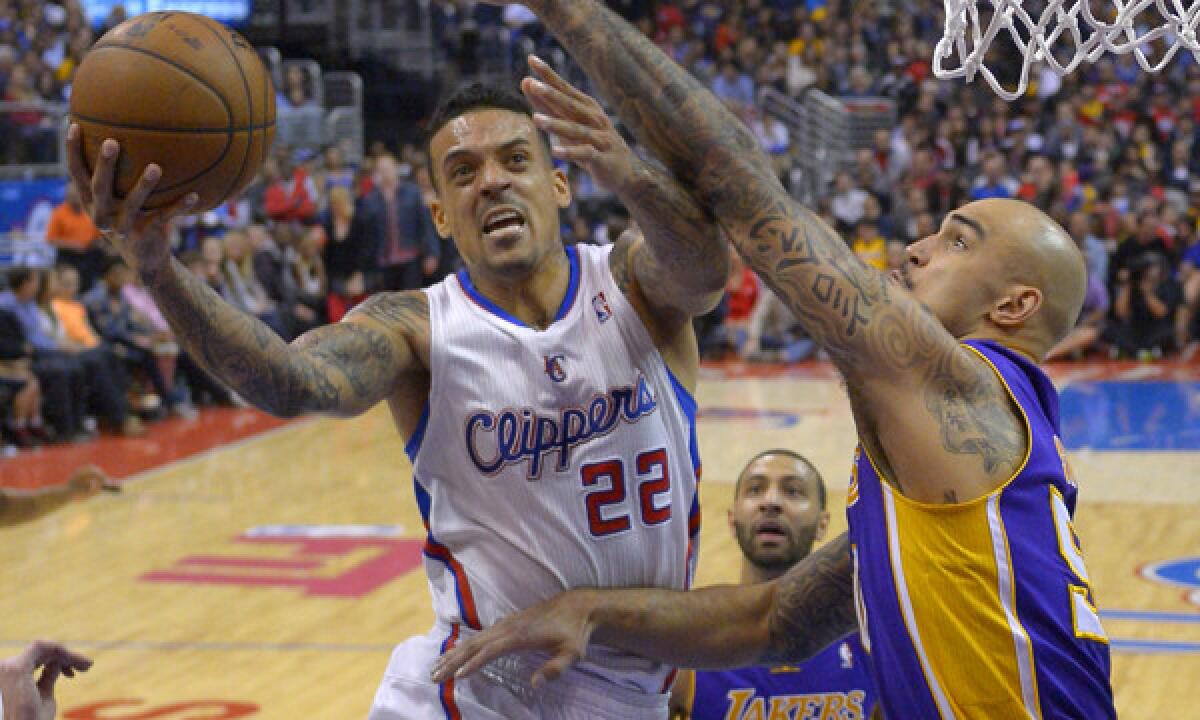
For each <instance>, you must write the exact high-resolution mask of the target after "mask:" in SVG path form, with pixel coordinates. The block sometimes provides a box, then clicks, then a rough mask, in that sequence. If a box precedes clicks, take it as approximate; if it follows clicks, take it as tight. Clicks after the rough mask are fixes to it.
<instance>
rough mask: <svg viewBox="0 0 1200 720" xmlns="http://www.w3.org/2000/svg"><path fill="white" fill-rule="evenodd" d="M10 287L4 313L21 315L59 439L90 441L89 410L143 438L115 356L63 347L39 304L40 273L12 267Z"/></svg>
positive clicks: (2, 300)
mask: <svg viewBox="0 0 1200 720" xmlns="http://www.w3.org/2000/svg"><path fill="white" fill-rule="evenodd" d="M8 283H9V288H10V289H9V290H6V291H4V292H0V309H3V310H7V311H8V312H10V313H12V314H13V315H14V316H16V318H17V320H18V321H19V322H20V325H21V331H22V333H23V334H24V338H25V341H27V342H28V343H29V344H30V345H31V346H32V347H33V372H34V374H35V375H37V376H38V381H39V383H40V384H41V386H42V389H43V391H44V395H45V399H46V402H45V405H44V406H43V407H44V412H45V415H46V420H47V421H48V422H49V423H50V424H51V425H52V426H53V427H54V430H55V432H56V433H57V434H58V436H59V437H62V438H70V439H75V440H79V439H87V438H88V437H90V431H89V430H87V429H86V427H85V423H84V417H85V413H86V412H88V411H89V410H91V411H93V412H94V413H95V414H96V415H99V416H100V417H101V418H102V419H104V420H105V421H106V422H108V423H109V424H110V425H111V426H112V427H113V428H119V430H120V432H121V433H122V434H123V435H126V436H139V435H144V434H145V429H144V428H143V427H142V424H141V420H139V419H138V418H137V417H136V416H134V415H132V414H130V413H129V408H128V405H127V404H126V401H125V396H124V391H125V388H124V382H123V376H122V374H121V372H120V368H117V367H115V365H114V363H113V361H112V357H111V355H110V354H109V353H107V352H105V351H104V349H103V348H94V349H84V348H80V347H77V346H75V345H73V344H60V342H59V340H58V338H57V337H56V336H55V335H54V334H52V333H51V332H49V331H48V330H47V328H46V326H45V321H44V315H43V313H42V309H41V307H40V306H39V304H38V295H39V293H40V292H41V283H42V278H41V274H40V273H39V272H37V271H36V270H32V269H30V268H24V267H17V268H13V269H12V270H10V271H9V274H8Z"/></svg>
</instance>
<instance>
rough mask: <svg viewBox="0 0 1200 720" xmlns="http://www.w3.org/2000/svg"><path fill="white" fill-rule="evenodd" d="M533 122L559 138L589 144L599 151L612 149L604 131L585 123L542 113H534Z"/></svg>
mask: <svg viewBox="0 0 1200 720" xmlns="http://www.w3.org/2000/svg"><path fill="white" fill-rule="evenodd" d="M533 123H534V124H535V125H537V126H538V127H539V128H541V129H542V130H543V131H545V132H548V133H550V134H551V135H553V136H555V137H557V138H559V139H561V140H568V141H573V142H576V143H584V144H587V145H591V146H592V147H594V148H596V149H597V150H599V151H601V152H606V151H608V150H611V149H612V143H611V142H610V141H609V139H608V138H607V137H605V135H604V133H601V132H597V131H596V130H595V129H594V128H590V127H587V126H586V125H580V124H579V123H575V122H569V121H567V120H560V119H558V118H554V117H550V116H549V115H543V114H542V113H534V116H533Z"/></svg>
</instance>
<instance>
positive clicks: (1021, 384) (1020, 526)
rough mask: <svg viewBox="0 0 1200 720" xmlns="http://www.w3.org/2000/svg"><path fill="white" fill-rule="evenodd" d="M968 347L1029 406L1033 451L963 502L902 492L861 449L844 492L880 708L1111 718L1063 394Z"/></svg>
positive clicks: (989, 347)
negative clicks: (1062, 418) (1004, 477)
mask: <svg viewBox="0 0 1200 720" xmlns="http://www.w3.org/2000/svg"><path fill="white" fill-rule="evenodd" d="M965 347H967V348H968V349H969V350H970V351H972V352H975V353H977V354H978V355H979V356H980V357H981V358H983V359H984V360H985V361H987V362H988V363H989V364H990V365H991V366H992V368H993V369H994V370H995V372H996V374H997V375H998V376H999V377H1000V379H1001V380H1002V381H1003V383H1004V385H1005V387H1006V388H1007V391H1008V393H1009V394H1010V395H1011V397H1012V398H1013V400H1014V401H1015V402H1016V404H1017V405H1018V406H1019V407H1020V409H1021V413H1022V415H1023V421H1024V423H1025V425H1026V431H1027V436H1028V442H1029V448H1028V452H1027V455H1026V457H1025V459H1024V462H1023V463H1022V464H1021V466H1020V468H1019V469H1018V470H1017V472H1016V474H1015V475H1014V476H1013V478H1012V479H1011V480H1009V481H1008V482H1007V483H1006V484H1005V485H1003V486H1001V487H999V488H997V489H996V490H994V491H992V492H991V493H989V494H987V495H985V496H983V497H981V498H978V499H976V500H973V501H971V502H967V503H962V504H960V505H930V504H923V503H918V502H915V501H913V500H910V499H908V498H906V497H904V496H903V495H901V494H900V493H899V492H897V491H896V490H895V489H894V488H893V486H892V485H890V484H889V483H888V482H887V481H886V480H883V479H882V478H881V477H880V475H879V473H878V471H877V470H876V469H875V467H874V465H873V464H872V463H871V460H870V458H869V457H868V456H867V453H866V452H865V451H863V450H862V449H861V448H860V450H859V451H858V453H857V455H856V458H855V464H854V474H853V477H852V479H851V483H850V490H849V494H848V496H847V516H848V519H849V521H850V543H851V555H852V558H853V562H854V568H855V571H854V576H855V600H856V604H857V607H858V610H859V627H860V629H861V631H862V641H863V646H864V647H865V648H866V650H867V653H868V656H869V657H870V663H869V664H870V666H871V669H872V674H873V676H874V679H875V683H876V686H877V687H878V689H879V694H880V702H881V705H882V708H883V712H884V715H885V716H886V717H889V718H920V719H922V720H924V719H926V718H929V719H934V718H944V719H948V718H971V719H978V720H1007V719H1008V718H1045V719H1046V720H1051V718H1053V719H1054V720H1059V719H1064V718H1077V719H1079V720H1103V719H1104V718H1115V717H1116V711H1115V709H1114V707H1113V698H1112V688H1111V686H1110V685H1109V650H1108V639H1107V637H1106V636H1105V634H1104V629H1103V628H1102V627H1101V625H1100V618H1099V616H1098V614H1097V612H1096V607H1095V599H1094V597H1093V595H1092V590H1091V586H1090V585H1089V583H1088V574H1087V569H1086V567H1084V563H1083V556H1082V554H1081V552H1080V549H1079V540H1078V538H1077V537H1076V535H1075V531H1074V528H1073V527H1072V524H1071V517H1072V516H1073V514H1074V511H1075V496H1076V492H1077V489H1076V486H1075V480H1074V478H1073V477H1072V475H1071V472H1070V469H1069V467H1068V466H1067V461H1066V454H1065V452H1064V450H1063V446H1062V443H1061V442H1060V440H1059V437H1058V428H1059V420H1058V394H1057V392H1056V391H1055V389H1054V386H1053V385H1051V383H1050V380H1049V379H1048V378H1047V377H1046V376H1045V374H1043V373H1042V371H1041V370H1040V369H1039V368H1038V367H1037V366H1036V365H1034V364H1033V363H1032V362H1030V361H1029V360H1027V359H1025V358H1024V357H1021V356H1020V355H1019V354H1017V353H1015V352H1012V351H1010V350H1008V349H1006V348H1004V347H1002V346H1000V345H998V344H995V343H991V342H977V341H971V342H968V343H965Z"/></svg>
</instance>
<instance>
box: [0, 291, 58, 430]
mask: <svg viewBox="0 0 1200 720" xmlns="http://www.w3.org/2000/svg"><path fill="white" fill-rule="evenodd" d="M0 420H3V433H2V434H3V442H4V443H12V444H14V445H16V446H17V447H23V448H27V447H33V446H35V445H40V444H41V443H42V442H45V441H49V440H51V439H53V437H54V433H53V431H51V430H50V429H49V428H48V427H47V425H46V424H45V423H44V422H43V421H42V389H41V385H40V384H39V383H38V379H37V375H35V374H34V373H33V347H32V346H31V345H30V344H29V343H28V342H26V341H25V333H24V332H23V331H22V330H21V321H20V320H18V319H17V317H16V315H13V314H12V313H10V312H8V311H7V310H0Z"/></svg>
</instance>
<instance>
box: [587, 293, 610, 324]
mask: <svg viewBox="0 0 1200 720" xmlns="http://www.w3.org/2000/svg"><path fill="white" fill-rule="evenodd" d="M592 309H593V310H595V311H596V319H597V320H599V321H600V322H607V321H608V319H609V318H610V317H612V310H611V309H610V308H609V307H608V298H606V297H604V293H596V294H595V295H593V296H592Z"/></svg>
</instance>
